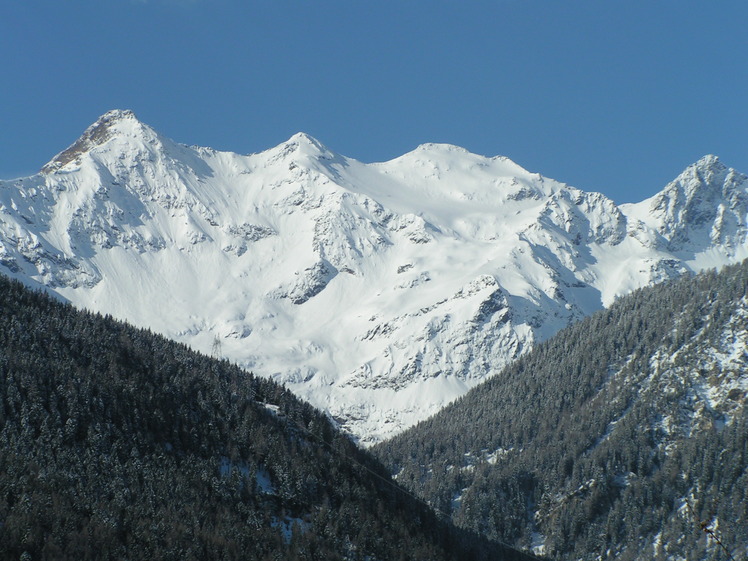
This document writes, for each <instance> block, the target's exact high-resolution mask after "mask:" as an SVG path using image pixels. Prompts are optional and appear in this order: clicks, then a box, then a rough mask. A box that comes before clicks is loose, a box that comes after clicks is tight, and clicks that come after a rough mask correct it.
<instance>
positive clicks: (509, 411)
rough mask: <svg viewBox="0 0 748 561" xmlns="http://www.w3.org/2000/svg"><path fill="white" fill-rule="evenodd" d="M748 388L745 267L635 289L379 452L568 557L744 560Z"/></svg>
mask: <svg viewBox="0 0 748 561" xmlns="http://www.w3.org/2000/svg"><path fill="white" fill-rule="evenodd" d="M746 390H748V264H746V263H743V264H741V265H736V266H732V267H729V268H727V269H725V270H724V271H722V272H721V273H716V272H714V271H712V272H708V273H705V274H702V275H699V276H695V277H691V278H686V279H683V280H680V281H674V282H669V283H665V284H663V285H659V286H654V287H651V288H646V289H642V290H639V291H636V292H634V293H633V294H631V295H629V296H626V297H624V298H621V299H620V300H619V301H617V302H616V303H615V304H614V305H612V306H611V307H610V308H609V309H607V310H605V311H602V312H599V313H597V314H595V315H593V316H591V317H589V318H587V319H585V320H583V321H581V322H580V323H578V324H576V325H575V326H572V327H571V328H568V329H566V330H564V331H562V332H560V333H559V334H558V335H557V336H556V337H554V338H552V339H550V340H549V341H547V342H545V343H543V344H541V345H538V346H537V347H536V348H535V349H534V350H533V351H532V352H530V353H529V354H528V355H526V356H525V357H523V358H521V359H520V360H518V361H517V362H516V363H515V364H513V365H511V366H509V367H508V368H506V369H505V370H503V371H502V372H501V373H500V374H498V375H497V376H495V377H494V378H492V379H490V380H489V381H488V382H486V383H485V384H484V385H482V386H479V387H477V388H475V389H474V390H472V391H471V392H470V393H468V394H467V395H466V396H465V397H464V398H462V399H460V400H458V401H457V402H455V403H454V404H452V405H451V406H449V407H447V408H446V409H445V410H443V411H442V412H440V413H439V414H437V415H436V416H434V417H433V418H431V419H429V420H427V421H424V422H422V423H420V424H419V425H418V426H416V427H414V428H413V429H411V430H409V431H407V432H406V433H404V434H403V435H401V436H399V437H397V438H395V439H393V440H391V441H388V442H385V443H383V444H381V445H379V446H377V447H376V448H375V449H374V452H375V453H376V454H378V456H379V458H380V459H382V460H383V461H384V462H385V463H386V465H387V466H389V468H390V470H391V472H392V473H393V474H395V475H396V477H397V480H398V482H400V483H402V484H403V485H405V486H406V487H408V488H409V489H411V490H412V491H414V492H415V493H418V494H420V495H421V496H422V497H424V498H425V499H427V500H428V501H430V502H431V503H432V504H433V505H435V506H436V507H437V508H439V509H441V510H443V511H445V512H449V513H451V516H452V518H453V520H454V521H455V522H456V523H457V524H459V525H461V526H462V527H465V528H470V529H473V530H475V531H478V532H481V533H482V534H483V535H485V536H488V537H491V538H498V539H501V540H505V541H507V542H510V543H513V544H515V545H516V546H519V547H524V548H531V547H533V548H535V551H543V552H545V553H546V554H548V555H549V556H551V557H554V558H557V559H569V560H572V559H590V560H591V559H617V560H626V559H688V560H703V559H710V560H712V559H713V560H717V559H729V558H730V557H728V555H727V552H729V554H730V555H731V556H732V558H733V559H736V560H744V559H746V558H748V470H747V468H748V412H747V411H746V403H747V401H748V400H747V399H746ZM710 532H711V534H710ZM715 538H716V539H715ZM717 540H719V542H721V544H722V545H720V543H718V541H717ZM723 546H724V547H723Z"/></svg>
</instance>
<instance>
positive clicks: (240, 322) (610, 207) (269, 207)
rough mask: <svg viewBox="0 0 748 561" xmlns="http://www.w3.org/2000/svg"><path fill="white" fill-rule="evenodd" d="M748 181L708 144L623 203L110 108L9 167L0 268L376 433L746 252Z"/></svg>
mask: <svg viewBox="0 0 748 561" xmlns="http://www.w3.org/2000/svg"><path fill="white" fill-rule="evenodd" d="M745 181H746V178H745V176H742V175H740V174H738V173H737V172H735V171H733V170H730V169H728V168H726V167H725V166H724V165H723V164H722V163H721V162H719V161H718V160H717V159H716V158H715V157H713V156H708V157H706V158H704V159H702V160H700V161H699V162H697V163H696V164H694V165H693V166H691V167H689V168H688V169H687V170H686V171H685V172H684V173H683V174H682V175H681V176H680V177H679V178H678V179H676V180H675V181H674V182H673V183H671V184H670V185H668V186H667V187H666V188H665V190H664V191H663V192H662V193H660V194H658V195H656V196H655V197H653V198H652V199H649V200H648V201H644V202H642V203H639V204H636V205H622V206H621V207H618V206H616V205H615V204H614V203H613V202H612V201H611V200H610V199H608V198H606V197H605V196H604V195H601V194H599V193H585V192H583V191H580V190H578V189H575V188H573V187H570V186H568V185H565V184H562V183H558V182H556V181H553V180H550V179H548V178H544V177H541V176H540V175H538V174H533V173H530V172H528V171H526V170H524V169H522V168H521V167H519V166H518V165H516V164H515V163H513V162H512V161H510V160H509V159H507V158H503V157H495V158H486V157H483V156H478V155H475V154H471V153H469V152H467V151H465V150H463V149H461V148H458V147H456V146H450V145H441V144H427V145H422V146H419V147H418V148H416V149H415V150H414V151H412V152H410V153H408V154H405V155H403V156H401V157H399V158H396V159H394V160H392V161H389V162H384V163H375V164H364V163H361V162H358V161H356V160H352V159H350V158H346V157H344V156H341V155H339V154H336V153H334V152H332V151H331V150H329V149H328V148H326V147H325V146H323V145H322V144H321V143H320V142H318V141H317V140H315V139H313V138H311V137H309V136H307V135H305V134H301V133H300V134H297V135H294V136H293V137H292V138H290V139H289V140H288V141H287V142H285V143H283V144H281V145H280V146H277V147H275V148H272V149H270V150H267V151H265V152H262V153H260V154H252V155H248V156H244V155H239V154H234V153H229V152H218V151H215V150H212V149H209V148H200V147H188V146H184V145H181V144H177V143H175V142H173V141H171V140H169V139H167V138H165V137H163V136H161V135H160V134H158V133H157V132H156V131H154V130H153V129H151V128H150V127H148V126H147V125H145V124H143V123H141V122H139V121H138V120H137V118H136V117H135V116H134V115H133V114H132V113H131V112H129V111H111V112H109V113H107V114H106V115H104V116H102V117H101V118H100V119H99V120H98V121H97V122H96V123H94V124H93V125H92V126H91V127H89V128H88V129H87V130H86V131H85V133H84V134H83V136H82V137H81V138H80V139H79V140H78V141H77V142H75V143H74V144H73V145H72V146H71V147H70V148H68V149H67V150H65V151H63V152H61V153H60V154H58V155H57V156H56V157H55V158H54V159H53V160H52V161H51V162H49V163H48V164H46V165H45V166H44V167H43V168H42V171H41V172H40V173H39V174H37V175H35V176H32V177H28V178H22V179H18V180H15V181H3V182H0V265H1V266H2V267H0V270H2V271H3V272H5V273H7V274H9V275H10V276H13V277H15V278H19V279H21V280H23V281H24V282H26V283H27V284H31V285H34V284H36V285H37V286H38V285H43V286H45V287H47V289H49V290H52V291H54V292H56V293H57V294H59V295H60V296H62V297H63V298H66V299H67V300H69V301H71V302H72V303H74V304H75V305H77V306H81V307H86V308H89V309H93V310H97V311H100V312H102V313H109V314H112V315H113V316H115V317H118V318H123V319H127V320H129V321H130V322H132V323H134V324H136V325H139V326H147V327H149V328H151V329H153V330H155V331H157V332H160V333H163V334H165V335H167V336H169V337H172V338H175V339H177V340H180V341H183V342H185V343H187V344H189V345H191V346H193V347H195V348H197V349H199V350H203V351H205V352H211V351H213V352H220V354H221V355H222V356H224V357H225V358H228V359H230V360H232V361H235V362H237V363H239V364H240V365H242V366H245V367H246V368H249V369H251V370H253V371H254V372H256V373H258V374H262V375H265V376H270V377H272V378H274V379H276V380H278V381H281V382H283V383H285V384H286V385H287V386H288V387H290V388H291V389H293V390H294V391H295V392H296V393H297V394H299V395H300V396H302V397H304V398H306V399H308V400H310V401H311V402H312V403H314V404H315V405H317V406H319V407H322V408H324V409H326V410H327V411H329V413H330V414H331V415H332V416H333V417H334V418H335V419H337V420H338V422H339V423H340V424H341V425H342V426H344V427H345V428H346V429H348V430H349V431H351V432H352V433H353V434H354V435H356V436H357V437H359V438H360V439H361V441H362V442H364V443H373V442H376V441H378V440H381V439H382V438H385V437H387V436H390V435H392V434H395V433H396V432H398V431H400V430H402V429H404V428H405V427H407V426H410V425H411V424H413V423H415V422H417V421H418V420H420V419H423V418H425V417H426V416H428V415H430V414H432V413H433V412H435V411H436V410H438V409H439V408H440V407H442V406H443V405H445V404H446V403H447V402H449V401H452V400H454V399H455V398H457V397H459V396H460V395H462V394H464V393H465V391H467V390H468V389H469V388H470V387H473V386H474V385H476V384H477V383H478V382H480V381H481V380H482V379H484V378H485V377H486V376H489V375H491V374H492V373H494V372H496V370H497V369H499V368H500V367H501V366H502V365H504V364H506V363H507V362H509V361H511V360H513V359H514V358H516V357H517V356H519V355H520V354H521V353H523V352H524V351H525V350H527V349H528V348H529V347H530V346H532V344H533V342H535V341H538V340H542V339H546V338H548V337H550V336H551V335H552V334H554V333H555V332H556V331H558V330H559V329H560V328H562V327H564V326H566V325H568V324H569V323H570V322H573V321H574V320H576V319H578V318H580V317H582V316H584V315H587V314H589V313H591V312H592V311H594V310H597V309H599V308H601V307H602V306H604V305H606V304H609V303H610V302H612V301H613V300H614V299H615V298H616V296H619V295H622V294H625V293H627V292H629V291H631V290H632V289H634V288H637V287H639V286H643V285H647V284H650V283H654V282H659V281H662V280H664V279H667V278H672V277H675V276H678V275H680V274H682V273H684V272H686V271H688V270H697V269H700V268H702V267H705V266H716V265H721V264H723V263H728V262H732V261H735V260H737V259H740V258H742V257H744V256H745V255H747V253H746V244H745V240H746V209H747V207H746V200H748V199H746V197H747V196H748V195H747V194H746V182H745ZM216 341H218V342H219V343H220V345H218V344H216Z"/></svg>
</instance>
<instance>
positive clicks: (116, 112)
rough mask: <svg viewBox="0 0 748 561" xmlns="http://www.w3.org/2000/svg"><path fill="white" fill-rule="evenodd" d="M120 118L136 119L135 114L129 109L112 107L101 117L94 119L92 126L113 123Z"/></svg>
mask: <svg viewBox="0 0 748 561" xmlns="http://www.w3.org/2000/svg"><path fill="white" fill-rule="evenodd" d="M122 119H135V120H136V121H137V120H138V118H137V117H136V116H135V113H133V112H132V111H131V110H130V109H112V110H111V111H107V112H106V113H104V114H103V115H102V116H101V117H99V118H98V119H97V120H96V123H94V126H95V125H96V124H100V123H113V122H115V121H120V120H122Z"/></svg>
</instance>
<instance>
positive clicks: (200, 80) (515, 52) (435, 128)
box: [0, 0, 748, 202]
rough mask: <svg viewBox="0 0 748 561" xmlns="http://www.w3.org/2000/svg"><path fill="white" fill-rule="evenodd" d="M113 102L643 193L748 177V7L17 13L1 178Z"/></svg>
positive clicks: (137, 3) (223, 124)
mask: <svg viewBox="0 0 748 561" xmlns="http://www.w3.org/2000/svg"><path fill="white" fill-rule="evenodd" d="M113 108H122V109H132V110H134V111H135V112H136V114H137V115H138V116H139V117H140V119H141V120H143V121H145V122H146V123H149V124H150V125H152V126H154V127H155V128H156V129H157V130H159V131H160V132H162V133H163V134H165V135H166V136H168V137H170V138H173V139H175V140H177V141H180V142H184V143H187V144H199V145H204V146H212V147H214V148H218V149H225V150H233V151H236V152H242V153H247V152H257V151H261V150H264V149H266V148H269V147H271V146H274V145H276V144H278V143H280V142H282V141H283V140H285V139H287V138H288V137H289V136H291V135H292V134H293V133H295V132H298V131H304V132H307V133H309V134H311V135H312V136H315V137H316V138H318V139H319V140H321V141H322V142H323V143H325V144H326V145H328V146H329V147H330V148H331V149H333V150H335V151H337V152H340V153H342V154H345V155H347V156H351V157H354V158H357V159H359V160H362V161H365V162H371V161H382V160H387V159H390V158H393V157H396V156H398V155H400V154H402V153H404V152H407V151H409V150H411V149H413V148H414V147H415V146H417V145H418V144H420V143H423V142H448V143H452V144H457V145H460V146H464V147H465V148H467V149H469V150H471V151H473V152H477V153H480V154H485V155H489V156H493V155H497V154H501V155H505V156H508V157H510V158H512V159H513V160H515V161H516V162H517V163H519V164H520V165H522V166H524V167H525V168H527V169H529V170H531V171H536V172H539V173H542V174H544V175H546V176H549V177H552V178H554V179H558V180H561V181H565V182H567V183H570V184H572V185H575V186H577V187H580V188H582V189H585V190H595V191H601V192H603V193H605V194H607V195H609V196H611V197H612V198H613V199H614V200H616V201H617V202H627V201H633V200H640V199H643V198H645V197H646V196H649V195H652V194H654V192H655V191H657V190H659V189H660V188H662V187H663V186H664V185H665V184H666V183H667V182H668V181H669V180H671V179H672V178H673V177H674V176H675V175H677V174H678V173H679V172H680V171H681V170H682V169H683V168H684V167H685V166H687V165H688V164H689V163H692V162H693V161H695V160H697V159H698V158H699V157H701V156H702V155H704V154H706V153H715V154H717V155H719V156H720V157H721V159H722V160H723V161H724V162H725V163H726V164H728V165H730V166H733V167H735V168H737V169H739V170H741V171H743V172H746V173H748V150H747V148H748V146H747V144H748V143H747V142H746V131H748V2H745V0H734V1H732V0H730V1H710V2H706V1H698V2H697V1H688V0H679V1H675V0H672V1H671V0H626V1H614V0H610V1H604V0H594V1H593V0H586V1H582V0H554V1H550V0H547V1H540V0H516V1H514V0H495V1H492V2H488V1H484V2H477V1H476V2H471V1H462V2H457V1H454V0H453V1H441V0H428V1H427V0H423V1H407V0H403V1H399V2H396V1H390V0H371V1H368V2H367V1H363V0H345V1H343V0H340V1H337V0H330V1H323V0H319V1H310V0H296V1H291V0H268V1H254V0H86V1H84V0H69V1H65V2H61V1H59V0H56V1H49V0H28V1H26V0H8V1H6V2H2V6H0V177H3V178H10V177H17V176H20V175H27V174H30V173H32V172H35V171H36V170H38V169H39V168H40V167H41V166H42V165H43V164H44V163H45V162H46V161H47V160H49V159H50V158H51V157H52V156H54V154H56V153H57V152H59V151H60V150H62V149H64V148H65V147H67V146H68V145H69V144H70V143H72V142H73V141H74V140H75V139H76V138H77V137H78V136H79V135H80V133H81V132H82V131H83V130H84V129H85V128H86V127H87V126H88V125H89V124H90V123H91V122H93V121H94V120H95V119H96V118H97V117H98V116H99V115H100V114H101V113H104V112H105V111H107V110H109V109H113Z"/></svg>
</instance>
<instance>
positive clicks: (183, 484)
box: [0, 278, 525, 560]
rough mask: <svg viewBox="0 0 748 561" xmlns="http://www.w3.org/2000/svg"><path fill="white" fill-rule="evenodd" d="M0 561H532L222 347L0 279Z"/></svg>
mask: <svg viewBox="0 0 748 561" xmlns="http://www.w3.org/2000/svg"><path fill="white" fill-rule="evenodd" d="M0 450H2V453H1V454H0V558H1V559H13V560H18V559H23V560H28V559H33V560H40V559H55V560H63V559H75V560H85V559H92V560H93V559H130V560H135V559H180V560H183V559H275V560H277V559H289V560H290V559H330V560H334V559H341V560H342V559H350V560H357V559H367V560H377V559H379V560H395V559H423V560H431V559H445V560H446V559H455V560H458V559H509V560H511V559H523V558H525V557H524V556H523V555H521V554H519V553H517V552H514V551H512V550H509V549H506V548H503V547H502V546H499V545H497V544H495V543H491V542H489V541H487V540H485V539H482V538H479V537H477V536H476V535H474V534H473V533H471V532H469V531H464V530H456V529H454V528H453V527H450V526H449V525H448V524H447V523H446V522H444V521H442V520H439V519H438V518H437V516H436V515H435V514H434V513H433V512H432V511H431V510H429V509H428V508H427V507H426V506H425V505H424V504H423V503H420V502H419V501H417V500H415V499H413V498H412V497H410V496H408V495H407V494H406V493H404V492H403V491H402V490H401V489H398V488H397V486H396V485H395V484H394V483H393V482H392V481H391V480H390V479H389V476H388V474H387V472H386V470H385V469H384V468H383V467H382V466H381V465H380V464H378V463H377V461H375V460H374V459H372V457H371V456H370V455H368V454H367V453H365V452H363V451H361V450H359V449H358V448H357V447H356V446H355V445H354V444H353V443H352V442H351V441H350V439H349V438H348V437H347V436H345V435H343V434H341V433H339V432H338V431H337V430H336V429H335V428H334V427H333V425H332V424H331V423H330V422H329V421H328V420H327V418H326V417H325V416H324V415H323V414H322V413H320V412H318V411H317V410H315V409H313V408H312V407H311V406H309V405H307V404H305V403H303V402H301V401H300V400H298V399H296V398H295V397H294V396H293V395H291V394H290V393H289V392H288V391H286V390H284V389H283V388H282V387H280V386H278V385H276V384H274V383H272V382H270V381H267V380H264V379H258V378H255V377H253V376H252V375H251V374H248V373H246V372H244V371H242V370H240V369H239V368H236V367H234V366H232V365H231V364H229V363H228V362H225V361H218V360H213V359H210V358H208V357H206V356H203V355H200V354H197V353H195V352H193V351H191V350H189V349H188V348H187V347H185V346H183V345H181V344H177V343H174V342H171V341H168V340H166V339H164V338H162V337H159V336H155V335H153V334H152V333H150V332H148V331H146V330H140V329H135V328H133V327H131V326H128V325H126V324H123V323H120V322H117V321H114V320H113V319H111V318H110V317H101V316H98V315H94V314H90V313H86V312H80V311H77V310H75V309H74V308H73V307H72V306H69V305H66V304H62V303H60V302H58V301H56V300H53V299H52V298H50V297H48V296H46V295H44V294H41V293H38V292H32V291H30V290H28V289H26V288H24V287H23V286H22V285H20V284H19V283H16V282H11V281H9V280H6V279H5V278H0Z"/></svg>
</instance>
